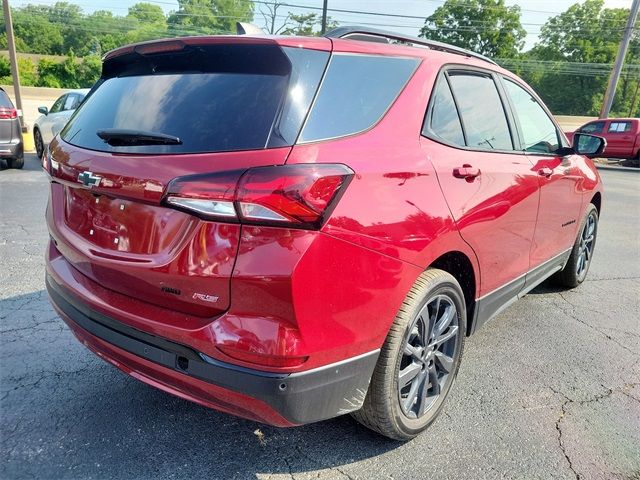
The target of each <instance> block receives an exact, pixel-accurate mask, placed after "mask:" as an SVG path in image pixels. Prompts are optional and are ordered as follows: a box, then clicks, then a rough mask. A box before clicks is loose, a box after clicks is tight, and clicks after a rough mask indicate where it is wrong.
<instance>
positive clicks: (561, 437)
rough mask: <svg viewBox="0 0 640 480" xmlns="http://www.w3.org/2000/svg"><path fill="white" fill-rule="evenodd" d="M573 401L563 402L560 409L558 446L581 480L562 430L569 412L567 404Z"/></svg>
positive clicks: (557, 423) (577, 477)
mask: <svg viewBox="0 0 640 480" xmlns="http://www.w3.org/2000/svg"><path fill="white" fill-rule="evenodd" d="M571 402H572V400H567V401H565V402H564V403H563V404H562V407H561V409H560V417H558V420H556V431H557V432H558V446H559V447H560V450H561V451H562V455H564V459H565V461H566V462H567V465H568V466H569V470H571V472H572V473H573V475H574V476H575V478H576V480H580V474H579V473H578V472H576V470H575V468H574V467H573V462H572V461H571V458H570V457H569V454H568V453H567V449H566V447H565V445H564V434H563V432H562V419H563V418H564V416H565V415H566V414H567V405H568V404H569V403H571Z"/></svg>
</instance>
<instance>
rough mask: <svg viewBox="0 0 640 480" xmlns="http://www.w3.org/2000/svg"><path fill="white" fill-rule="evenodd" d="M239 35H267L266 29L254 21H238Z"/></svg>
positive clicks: (237, 30)
mask: <svg viewBox="0 0 640 480" xmlns="http://www.w3.org/2000/svg"><path fill="white" fill-rule="evenodd" d="M236 34H237V35H266V34H265V33H264V30H262V29H261V28H260V27H258V26H256V25H254V24H253V23H245V22H236Z"/></svg>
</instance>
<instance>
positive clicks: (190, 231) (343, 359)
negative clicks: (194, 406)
mask: <svg viewBox="0 0 640 480" xmlns="http://www.w3.org/2000/svg"><path fill="white" fill-rule="evenodd" d="M415 45H418V46H415ZM425 46H426V47H427V48H425ZM603 147H604V142H603V141H602V140H601V139H599V138H598V137H593V136H590V135H583V134H579V135H576V141H575V145H574V146H573V147H570V146H569V145H568V142H567V140H566V138H565V136H564V135H563V134H562V132H561V131H560V129H559V128H558V126H557V124H556V123H555V122H554V120H553V117H552V116H551V115H550V114H549V112H548V110H547V109H546V108H545V107H544V105H543V104H542V102H541V101H540V99H539V98H538V97H537V96H536V95H535V94H534V93H533V92H532V91H531V89H530V88H529V87H528V86H527V85H526V84H525V83H523V82H522V81H521V80H520V79H519V78H518V77H516V76H515V75H513V74H512V73H510V72H508V71H506V70H504V69H502V68H500V67H499V66H497V65H496V64H495V63H493V62H492V61H491V60H488V59H486V58H484V57H482V56H480V55H477V54H474V53H472V52H468V51H465V50H461V49H458V48H456V47H452V46H448V45H444V44H440V43H436V42H430V41H427V40H423V39H414V38H410V37H402V36H398V35H395V34H390V33H384V32H379V31H373V30H363V29H359V28H348V27H344V28H340V29H337V30H334V31H333V32H331V33H329V34H328V35H327V36H326V37H324V38H296V37H264V36H255V37H249V36H214V37H197V38H181V39H172V40H162V41H155V42H150V43H141V44H137V45H132V46H127V47H123V48H120V49H117V50H114V51H112V52H110V53H109V54H107V55H106V57H105V59H104V65H103V71H102V77H101V79H100V80H99V82H98V83H97V84H96V86H95V87H94V88H93V89H92V91H91V92H90V93H89V95H88V97H87V98H86V100H85V101H84V103H83V104H82V105H81V106H80V108H79V109H78V110H77V111H76V112H75V113H74V115H73V117H72V118H71V119H70V121H69V123H68V124H67V125H66V127H65V128H64V129H63V130H62V132H61V133H60V135H59V136H58V137H57V138H56V139H54V141H53V142H52V144H51V147H50V150H49V152H48V154H47V158H46V165H45V168H46V169H47V171H48V173H49V174H50V176H51V194H50V199H49V205H48V208H47V214H46V216H47V222H48V227H49V231H50V234H51V241H50V243H49V246H48V251H47V274H46V283H47V288H48V290H49V294H50V296H51V300H52V302H53V305H54V306H55V308H56V310H57V311H58V312H59V314H60V315H61V316H62V318H63V319H64V321H65V322H66V323H67V324H68V325H69V327H70V328H71V330H72V331H73V332H74V334H75V335H76V336H77V337H78V339H79V340H80V341H81V342H82V343H83V344H84V345H86V346H87V347H88V348H89V349H91V350H92V351H94V352H95V353H96V354H97V355H99V356H100V357H101V358H103V359H104V360H107V361H108V362H110V363H112V364H114V365H115V366H117V367H118V368H120V369H121V370H123V371H124V372H126V373H128V374H130V375H132V376H133V377H135V378H137V379H139V380H141V381H143V382H145V383H148V384H150V385H153V386H155V387H158V388H160V389H162V390H165V391H167V392H170V393H172V394H174V395H178V396H180V397H182V398H186V399H189V400H192V401H195V402H197V403H199V404H202V405H206V406H208V407H212V408H215V409H217V410H221V411H224V412H228V413H232V414H235V415H239V416H242V417H245V418H249V419H253V420H257V421H260V422H265V423H268V424H272V425H277V426H292V425H300V424H304V423H308V422H315V421H318V420H323V419H327V418H330V417H334V416H337V415H341V414H345V413H349V412H351V413H353V415H354V416H355V418H356V419H357V420H359V421H360V422H362V423H364V424H365V425H366V426H368V427H370V428H372V429H374V430H376V431H378V432H380V433H382V434H384V435H387V436H389V437H392V438H396V439H409V438H412V437H414V436H415V435H417V434H418V433H419V432H421V431H422V430H424V429H425V428H426V427H427V426H428V425H429V424H430V423H431V422H432V421H433V420H434V419H435V418H436V416H437V415H438V413H439V411H440V410H441V407H442V404H443V402H444V399H445V397H446V396H447V394H448V393H449V390H450V388H451V385H452V383H453V380H454V378H455V376H456V372H457V370H458V366H459V364H460V359H461V356H462V349H463V345H464V339H465V337H466V336H468V335H470V334H472V333H473V332H474V331H476V330H477V329H478V328H479V327H480V326H481V325H482V324H483V323H485V322H486V321H487V320H489V319H490V318H491V317H492V316H494V315H495V314H496V313H498V312H500V311H501V310H503V309H504V308H505V307H506V306H507V305H509V304H510V303H511V302H513V301H515V300H516V299H517V298H519V297H521V296H523V295H524V294H525V293H526V292H528V291H529V290H531V289H532V288H533V287H535V286H536V285H538V284H539V283H540V282H542V281H543V280H544V279H546V278H547V277H549V276H551V275H554V274H555V277H556V279H557V280H558V281H559V282H560V283H561V284H562V285H565V286H568V287H574V286H576V285H578V284H579V283H580V282H582V281H583V280H584V278H585V276H586V274H587V270H588V269H589V264H590V262H591V258H592V255H593V249H594V245H595V240H596V233H597V223H598V215H599V211H600V207H601V202H602V185H601V182H600V179H599V177H598V173H597V171H596V169H595V168H594V166H593V164H592V162H591V161H590V160H589V159H588V158H586V157H585V156H584V155H583V154H589V155H595V154H597V153H599V151H601V150H602V148H603Z"/></svg>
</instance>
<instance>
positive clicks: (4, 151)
mask: <svg viewBox="0 0 640 480" xmlns="http://www.w3.org/2000/svg"><path fill="white" fill-rule="evenodd" d="M22 155H24V143H23V142H22V138H19V139H14V140H11V142H9V143H0V158H18V157H21V156H22Z"/></svg>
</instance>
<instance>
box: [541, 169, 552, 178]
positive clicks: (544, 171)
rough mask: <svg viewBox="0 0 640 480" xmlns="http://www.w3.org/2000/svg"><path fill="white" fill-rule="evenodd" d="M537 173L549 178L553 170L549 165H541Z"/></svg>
mask: <svg viewBox="0 0 640 480" xmlns="http://www.w3.org/2000/svg"><path fill="white" fill-rule="evenodd" d="M538 175H540V176H541V177H547V178H549V177H550V176H551V175H553V170H551V169H550V168H549V167H542V168H541V169H540V170H538Z"/></svg>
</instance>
